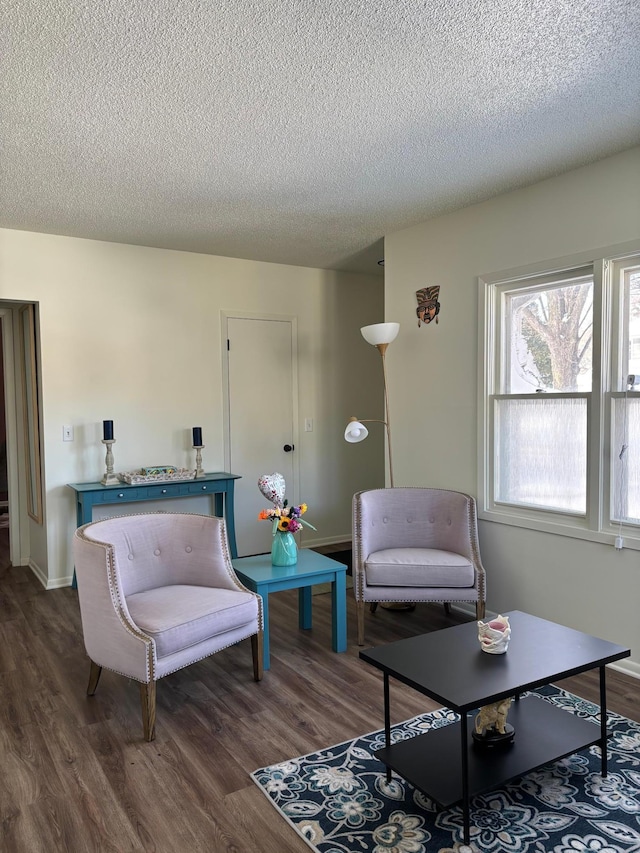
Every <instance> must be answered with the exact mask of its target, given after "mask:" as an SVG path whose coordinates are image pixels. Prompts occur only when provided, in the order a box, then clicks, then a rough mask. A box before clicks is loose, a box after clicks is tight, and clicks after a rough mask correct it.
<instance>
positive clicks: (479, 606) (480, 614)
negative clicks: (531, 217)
mask: <svg viewBox="0 0 640 853" xmlns="http://www.w3.org/2000/svg"><path fill="white" fill-rule="evenodd" d="M476 619H484V601H476Z"/></svg>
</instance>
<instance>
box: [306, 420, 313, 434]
mask: <svg viewBox="0 0 640 853" xmlns="http://www.w3.org/2000/svg"><path fill="white" fill-rule="evenodd" d="M304 431H305V432H313V418H305V419H304Z"/></svg>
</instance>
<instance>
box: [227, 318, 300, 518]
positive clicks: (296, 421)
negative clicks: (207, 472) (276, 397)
mask: <svg viewBox="0 0 640 853" xmlns="http://www.w3.org/2000/svg"><path fill="white" fill-rule="evenodd" d="M229 320H276V321H280V322H283V321H284V322H288V323H290V324H291V386H292V387H291V400H292V421H293V423H292V430H293V435H292V437H291V438H292V443H293V444H294V445H295V448H296V450H295V452H294V454H293V495H291V490H290V489H287V490H288V491H289V502H290V503H295V502H297V501H299V500H300V461H299V460H300V428H299V427H300V416H299V403H298V318H297V317H296V316H294V315H293V314H264V313H259V312H253V311H221V312H220V328H221V335H220V346H221V358H220V362H221V364H222V423H223V442H224V464H225V470H226V471H229V473H231V474H232V473H233V471H231V467H230V466H231V435H230V433H231V423H230V421H231V411H230V406H229V350H228V349H227V339H228V337H229V334H228V332H229ZM256 488H257V483H256Z"/></svg>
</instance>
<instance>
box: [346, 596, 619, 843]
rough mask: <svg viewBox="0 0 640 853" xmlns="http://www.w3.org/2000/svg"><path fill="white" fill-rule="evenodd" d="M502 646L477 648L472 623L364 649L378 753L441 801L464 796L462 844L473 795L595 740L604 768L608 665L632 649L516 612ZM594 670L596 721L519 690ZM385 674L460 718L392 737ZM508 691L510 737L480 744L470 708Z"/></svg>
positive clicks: (443, 804) (447, 803)
mask: <svg viewBox="0 0 640 853" xmlns="http://www.w3.org/2000/svg"><path fill="white" fill-rule="evenodd" d="M504 615H506V616H508V617H509V622H510V624H511V640H510V643H509V648H508V650H507V652H506V654H503V655H491V654H487V653H486V652H483V651H481V650H480V645H479V643H478V627H477V623H476V622H468V623H465V624H464V625H456V626H455V627H453V628H445V629H443V630H441V631H434V632H432V633H430V634H422V635H421V636H418V637H411V638H410V639H408V640H399V641H398V642H396V643H390V644H389V645H386V646H380V647H379V648H373V649H366V650H364V651H361V652H360V657H361V658H362V660H364V661H366V662H367V663H370V664H371V665H372V666H375V667H376V668H377V669H380V670H382V672H383V674H384V726H385V734H386V746H385V747H383V748H382V749H379V750H378V751H377V752H376V753H375V755H376V757H377V758H379V759H380V760H381V761H382V762H383V763H384V764H386V766H387V779H388V780H390V779H391V771H392V770H395V771H396V772H397V773H399V774H400V775H401V776H403V777H404V778H405V779H406V780H407V781H408V782H410V783H411V784H412V785H414V787H416V788H418V789H419V790H421V791H423V792H424V793H425V794H427V796H429V797H430V798H431V799H432V800H433V801H434V802H435V803H436V804H437V805H438V806H440V807H442V808H448V807H449V806H452V805H454V804H455V803H459V802H462V810H463V822H464V843H465V844H469V834H470V833H469V826H470V816H469V800H470V798H471V797H472V796H474V795H475V794H479V793H481V792H482V791H487V790H491V789H492V788H496V787H498V786H499V785H501V784H503V783H504V782H507V781H509V780H510V779H514V778H515V777H517V776H521V775H524V774H525V773H527V772H529V771H530V770H534V769H536V768H537V767H541V766H542V765H544V764H547V763H548V762H550V761H554V760H556V759H558V758H564V756H566V755H571V754H572V753H574V752H577V751H578V750H580V749H584V748H585V747H587V746H591V745H592V744H596V743H599V744H600V748H601V754H602V764H601V772H602V775H603V776H606V775H607V704H606V676H605V665H606V664H608V663H611V662H612V661H616V660H620V659H621V658H625V657H628V656H629V655H630V654H631V650H630V649H627V648H624V647H623V646H618V645H616V644H615V643H609V642H607V641H606V640H599V639H598V638H597V637H591V636H590V635H589V634H583V633H582V632H580V631H575V630H573V629H572V628H565V627H564V626H562V625H558V624H556V623H555V622H548V621H547V620H546V619H539V618H538V617H536V616H530V615H529V614H527V613H522V612H520V611H518V610H514V611H512V612H510V613H506V614H504ZM596 667H599V669H600V717H601V723H600V725H597V724H594V723H592V722H589V721H587V720H583V719H581V718H579V717H577V716H575V715H574V714H571V713H569V712H567V711H565V710H563V709H561V708H558V707H556V706H554V705H551V704H550V703H549V702H545V701H544V699H540V698H539V697H537V696H525V697H523V698H522V699H520V698H519V697H520V694H521V693H524V692H526V691H528V690H532V689H534V688H535V687H540V686H542V685H544V684H549V683H551V682H552V681H556V680H559V679H561V678H568V677H569V676H571V675H577V674H578V673H580V672H586V671H587V670H589V669H595V668H596ZM389 676H393V677H394V678H396V679H398V681H402V682H403V683H404V684H408V685H409V686H410V687H413V688H414V689H415V690H417V691H418V692H420V693H423V694H424V695H425V696H429V698H431V699H434V700H435V701H436V702H440V703H441V704H442V705H444V706H445V707H447V708H451V709H452V710H453V711H456V712H457V713H458V714H460V724H459V725H450V726H445V727H443V728H440V729H434V730H432V731H429V732H427V733H426V734H423V735H418V736H417V737H413V738H409V739H408V740H404V741H400V742H399V743H394V744H392V743H391V734H390V729H391V715H390V707H389ZM509 696H514V697H516V699H517V701H516V702H514V703H512V705H511V709H510V710H509V715H508V722H509V723H511V724H512V725H513V726H514V728H515V739H514V742H513V743H512V744H511V745H509V746H505V747H495V748H492V749H488V750H484V749H481V748H478V746H477V745H476V744H474V742H473V739H472V738H471V736H470V733H471V731H472V729H473V725H474V720H475V716H471V717H470V716H468V715H469V712H470V711H474V710H477V709H478V708H479V707H481V706H483V705H489V704H491V703H493V702H496V701H498V700H499V699H504V698H507V697H509Z"/></svg>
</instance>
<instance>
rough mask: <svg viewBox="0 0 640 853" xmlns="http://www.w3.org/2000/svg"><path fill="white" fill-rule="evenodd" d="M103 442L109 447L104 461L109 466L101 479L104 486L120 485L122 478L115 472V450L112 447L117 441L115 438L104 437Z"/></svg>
mask: <svg viewBox="0 0 640 853" xmlns="http://www.w3.org/2000/svg"><path fill="white" fill-rule="evenodd" d="M102 443H103V444H104V445H105V446H106V448H107V455H106V456H105V460H104V463H105V465H106V466H107V470H106V471H105V474H104V477H103V478H102V479H101V480H100V482H101V483H102V485H103V486H116V485H119V483H120V480H119V479H118V478H117V477H116V475H115V474H114V473H113V450H112V449H111V447H112V445H114V444H115V443H116V440H115V438H103V439H102Z"/></svg>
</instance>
